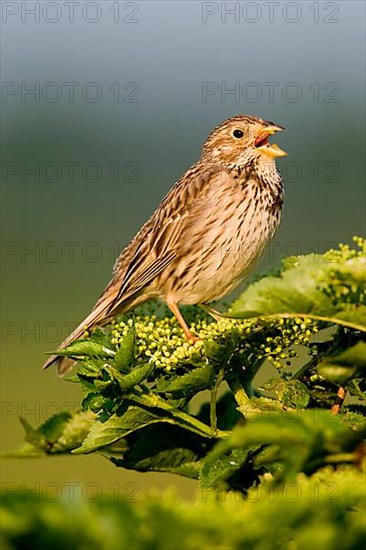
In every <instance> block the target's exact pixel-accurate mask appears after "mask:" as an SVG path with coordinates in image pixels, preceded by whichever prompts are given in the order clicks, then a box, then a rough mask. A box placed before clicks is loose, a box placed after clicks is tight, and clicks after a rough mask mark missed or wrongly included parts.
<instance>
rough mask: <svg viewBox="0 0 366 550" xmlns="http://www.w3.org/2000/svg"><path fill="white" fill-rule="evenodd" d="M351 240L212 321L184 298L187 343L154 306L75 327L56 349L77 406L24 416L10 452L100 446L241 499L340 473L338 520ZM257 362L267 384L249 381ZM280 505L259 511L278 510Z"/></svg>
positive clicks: (351, 372)
mask: <svg viewBox="0 0 366 550" xmlns="http://www.w3.org/2000/svg"><path fill="white" fill-rule="evenodd" d="M354 240H355V242H356V247H355V248H351V247H349V246H345V245H341V246H340V247H339V249H337V250H329V251H328V252H326V253H325V254H323V255H314V254H311V255H308V256H301V257H291V258H286V259H285V260H284V261H283V263H282V267H281V269H280V270H278V272H277V273H276V274H274V275H273V274H272V275H266V276H263V277H262V278H260V279H259V280H257V281H256V282H255V283H253V284H251V285H250V286H249V287H248V288H247V290H245V291H244V293H243V294H242V295H241V296H240V298H239V299H237V300H236V301H235V302H234V303H233V304H232V305H231V307H230V308H229V310H228V311H227V312H226V313H225V314H223V316H222V318H221V319H220V321H218V322H212V321H210V320H209V318H208V317H207V315H206V313H205V312H204V311H203V312H202V311H198V310H197V309H195V308H187V311H186V313H185V318H186V319H189V318H190V321H191V324H192V325H193V328H194V331H195V333H197V334H198V335H199V336H200V337H201V340H200V341H199V342H196V343H195V344H192V343H188V342H186V341H185V340H184V337H183V335H182V332H181V329H180V328H179V326H178V325H177V322H176V320H175V318H173V317H171V316H169V315H167V313H166V311H164V310H163V311H161V312H160V314H159V315H157V314H146V313H145V314H143V313H141V314H138V313H137V314H135V316H125V317H123V318H120V319H116V320H115V321H114V322H113V324H111V325H110V326H109V327H107V328H106V329H105V330H102V329H96V330H94V331H93V332H92V333H91V334H87V335H85V337H84V338H83V339H82V340H79V341H76V342H74V343H73V344H71V345H70V346H69V347H68V348H67V349H65V350H64V351H63V352H62V353H63V354H64V355H66V356H69V357H72V358H74V359H75V360H76V361H77V363H78V365H77V369H76V371H75V372H74V373H73V374H72V375H71V376H70V377H69V378H68V380H69V381H70V382H72V383H77V384H79V385H80V387H81V389H82V391H83V396H84V397H83V401H82V406H81V410H80V411H79V412H78V413H76V414H75V415H73V416H72V415H70V414H67V413H64V414H60V415H56V416H55V417H53V418H51V419H49V420H48V421H47V422H46V423H45V424H43V425H42V426H40V427H39V428H37V429H35V428H33V427H31V426H29V425H28V424H27V423H26V422H25V421H23V425H24V427H25V430H26V440H27V443H26V445H25V446H24V447H23V448H21V449H20V450H19V451H15V452H14V453H10V454H11V456H18V457H21V456H35V455H44V454H59V453H71V454H81V453H83V454H88V453H95V452H98V453H102V454H103V455H104V456H105V457H107V458H108V459H109V460H111V461H112V462H113V463H114V464H115V465H116V466H119V467H124V468H128V469H134V470H138V471H167V472H173V473H176V474H180V475H183V476H187V477H191V478H196V479H198V480H199V482H200V485H201V487H202V490H206V491H215V492H217V494H222V492H224V493H225V494H227V492H228V491H235V492H236V493H235V494H241V495H242V498H243V499H245V498H247V499H248V498H250V495H252V494H253V492H254V491H257V490H258V488H260V489H261V490H262V491H263V494H267V493H268V491H269V490H271V489H270V488H271V487H272V488H273V490H274V491H275V493H276V495H277V494H279V493H277V492H278V491H281V488H282V489H283V488H284V487H286V486H288V484H293V483H299V480H301V483H302V484H303V485H302V486H303V487H306V491H305V493H306V494H308V492H309V487H310V486H311V482H310V480H313V479H315V478H316V476H324V475H326V478H327V481H326V483H328V484H329V483H333V481H332V479H333V476H335V477H334V479H337V480H340V479H342V475H341V472H348V474H347V475H349V476H351V477H350V479H352V480H353V481H352V483H354V484H355V486H354V487H348V489H347V490H346V489H345V493H344V494H346V493H347V495H348V496H347V498H346V497H345V498H344V502H343V504H342V503H339V502H338V501H337V503H338V504H337V506H338V505H339V506H340V507H341V509H342V510H343V512H342V514H345V516H344V517H345V518H346V517H347V514H346V510H347V509H348V508H349V507H352V506H355V507H359V502H360V498H359V493H360V491H361V492H362V489H361V485H362V480H363V479H364V471H363V462H364V460H363V458H364V454H365V446H364V438H365V435H366V425H365V421H364V415H365V411H366V404H365V399H366V381H365V373H366V335H365V333H366V303H365V270H366V254H365V252H366V250H365V242H364V241H363V240H362V239H360V238H355V239H354ZM263 373H265V374H266V377H267V381H264V382H261V383H258V382H257V380H258V375H261V376H262V378H263ZM346 393H348V397H347V400H346V401H345V402H343V401H344V396H345V395H346ZM197 394H200V396H201V400H200V406H199V407H198V405H197V397H196V396H197ZM335 413H338V414H335ZM324 472H326V474H324ZM314 476H315V478H314ZM358 484H359V486H358V487H357V485H358ZM337 487H338V481H337ZM347 491H348V492H347ZM342 494H343V493H342ZM352 495H353V496H352ZM342 498H343V497H342ZM151 506H152V507H154V505H153V504H152V505H151ZM211 506H219V504H217V503H216V504H211ZM228 506H229V505H228ZM230 506H231V505H230ZM230 506H229V508H230ZM299 506H300V505H299ZM301 506H302V508H301V509H302V513H303V515H304V518H306V517H307V515H308V516H309V517H311V518H312V519H311V521H313V522H314V525H315V524H316V522H317V521H319V525H320V524H321V522H322V521H324V522H325V524H327V522H328V519H324V517H325V516H324V514H325V515H326V513H325V510H323V511H322V510H320V513H321V514H323V516H324V517H323V519H319V518H317V519H316V518H315V517H313V516H312V510H311V503H310V499H309V498H307V497H306V498H305V497H304V499H303V500H302V504H301ZM263 507H264V508H263V509H261V513H262V512H263V513H265V514H267V513H268V514H269V511H268V510H267V509H266V508H265V505H264V504H263ZM288 507H289V506H288V503H287V504H286V505H285V508H286V509H287V508H288ZM147 508H148V505H147V504H146V508H145V512H141V513H148V512H146V510H147ZM162 508H164V506H163V505H162ZM229 508H227V509H225V510H228V509H229ZM279 509H280V504H279V503H278V507H277V508H276V506H274V507H273V508H272V509H271V510H272V512H271V514H272V515H273V517H272V516H271V518H272V519H270V521H272V520H273V521H275V522H278V521H279V520H278V518H277V514H278V515H279V514H280V512H279ZM225 510H223V511H222V514H226V513H228V514H229V513H231V512H227V511H225ZM242 510H243V513H245V514H247V515H248V517H249V516H250V514H251V513H252V512H251V511H250V510H249V508H248V507H247V508H245V506H244V507H243V508H242ZM245 510H246V511H245ZM329 510H330V509H328V511H329ZM150 511H151V508H150ZM155 512H156V509H155ZM155 512H154V513H155ZM333 512H334V513H335V514H336V513H337V512H336V511H335V509H334V510H333V511H330V512H329V513H330V514H332V513H333ZM128 513H130V512H128ZM149 513H150V512H149ZM156 513H158V512H156ZM159 513H160V512H159ZM166 513H167V511H162V510H161V514H163V515H164V514H166ZM220 513H221V512H220ZM199 514H202V515H204V514H205V512H203V510H202V511H200V512H199ZM199 514H198V515H199ZM289 514H290V516H291V512H290V511H289ZM294 514H295V516H296V513H295V512H294ZM295 516H294V517H292V516H291V517H292V519H291V521H293V523H292V524H291V525H292V527H291V529H294V532H295V525H296V522H297V519H296V518H295ZM197 517H198V516H197ZM296 517H297V516H296ZM342 517H343V516H342ZM252 519H253V521H255V519H254V518H252ZM177 521H178V520H177ZM233 521H234V519H233ZM342 521H343V520H342ZM344 521H345V522H346V523H347V521H348V520H346V519H345V520H344ZM357 522H358V519H357ZM281 525H282V524H281ZM283 525H284V524H283ZM327 525H328V524H327ZM327 528H329V533H328V534H329V537H328V538H327V536H328V535H326V534H324V537H325V539H326V542H325V543H324V544H325V545H324V548H328V547H329V548H331V547H332V546H331V545H332V544H334V541H337V538H338V536H339V534H338V531H337V528H336V527H332V528H330V527H329V525H328V527H327ZM291 529H290V531H291ZM239 531H240V530H239ZM240 532H241V531H240ZM253 532H254V531H253ZM291 532H292V531H291ZM249 533H250V531H248V532H247V534H246V535H245V536H248V537H250V536H252V535H250V534H249ZM299 533H300V535H299V536H298V540H299V541H302V543H304V541H308V540H309V536H310V535H309V532H307V531H306V529H305V528H304V530H302V531H299ZM202 536H203V535H202ZM207 536H208V535H207ZM207 536H206V534H205V535H204V537H206V539H205V540H206V542H207V541H208V540H209V537H208V538H207ZM253 536H254V535H253ZM239 538H240V537H239ZM290 539H291V536H288V534H286V535H284V539H283V540H286V541H287V542H288V541H289V540H290ZM243 540H245V541H246V542H247V543H248V544H249V542H248V541H249V539H245V537H244V539H243ZM253 540H254V539H253ZM357 540H358V539H357ZM330 541H333V542H332V543H331V542H330ZM287 542H286V544H287ZM328 543H329V546H327V545H328ZM141 544H142V543H141ZM236 544H237V543H236V542H235V541H234V542H233V543H232V545H231V546H230V545H229V546H228V547H230V548H231V547H232V548H236V547H239V546H236ZM304 544H305V543H304ZM352 544H353V542H352ZM351 546H352V545H351ZM351 546H347V545H346V546H345V547H351ZM142 547H143V545H142ZM190 547H192V548H193V547H194V546H189V544H188V545H187V548H190ZM196 547H197V546H196ZM255 547H256V548H257V547H258V548H266V546H265V543H263V545H262V546H261V545H260V544H259V546H255ZM267 547H268V546H267ZM273 547H276V546H273ZM278 547H283V546H281V545H280V544H279V546H278ZM285 547H286V548H287V546H285ZM303 547H304V546H303ZM338 547H339V545H338ZM291 548H300V546H296V545H294V546H293V547H292V546H291ZM319 548H323V546H321V545H319Z"/></svg>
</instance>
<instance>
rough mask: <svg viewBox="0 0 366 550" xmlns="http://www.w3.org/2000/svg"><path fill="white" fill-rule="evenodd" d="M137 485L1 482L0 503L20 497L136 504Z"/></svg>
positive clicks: (92, 502) (29, 500)
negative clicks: (107, 500)
mask: <svg viewBox="0 0 366 550" xmlns="http://www.w3.org/2000/svg"><path fill="white" fill-rule="evenodd" d="M139 491H140V486H139V485H138V484H137V483H135V482H134V481H128V482H126V483H119V482H117V481H116V482H114V483H113V484H111V485H109V486H107V487H105V486H103V487H102V486H101V485H100V483H97V482H96V481H88V482H85V483H81V482H79V481H63V482H62V483H59V482H57V481H49V482H47V483H41V482H35V483H30V482H26V481H20V482H19V481H4V482H3V483H2V484H1V494H2V500H3V502H7V501H8V500H9V501H10V500H11V499H12V498H13V497H14V495H17V496H18V498H20V502H22V503H23V504H26V503H37V502H49V503H55V502H67V503H75V502H80V501H84V502H86V503H89V504H95V503H97V502H100V501H101V500H103V499H105V498H106V497H109V498H110V497H112V499H113V501H114V502H126V503H130V504H132V503H136V502H138V493H139Z"/></svg>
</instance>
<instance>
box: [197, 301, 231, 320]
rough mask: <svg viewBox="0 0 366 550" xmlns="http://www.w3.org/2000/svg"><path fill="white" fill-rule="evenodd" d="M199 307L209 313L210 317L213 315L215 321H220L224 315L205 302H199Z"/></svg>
mask: <svg viewBox="0 0 366 550" xmlns="http://www.w3.org/2000/svg"><path fill="white" fill-rule="evenodd" d="M200 307H201V308H202V309H203V311H205V312H206V313H208V314H209V315H211V317H213V318H214V319H215V321H221V320H222V318H223V317H225V316H224V315H223V314H222V313H220V312H219V311H217V310H216V309H214V308H213V307H211V306H209V305H207V304H200Z"/></svg>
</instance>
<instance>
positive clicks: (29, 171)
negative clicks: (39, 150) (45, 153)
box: [1, 159, 140, 185]
mask: <svg viewBox="0 0 366 550" xmlns="http://www.w3.org/2000/svg"><path fill="white" fill-rule="evenodd" d="M99 182H101V183H103V185H104V184H105V183H107V182H113V183H116V184H125V185H136V184H138V183H139V182H140V166H139V164H138V163H137V162H135V161H125V162H121V161H119V160H116V161H114V162H112V163H108V165H106V164H105V163H100V162H97V161H91V162H82V161H79V160H76V159H73V160H65V161H63V162H59V161H54V160H49V161H48V162H44V161H43V162H41V161H38V160H36V159H34V160H33V161H32V162H29V161H27V162H26V161H20V162H14V161H6V160H3V161H2V162H1V183H6V184H9V185H10V184H16V183H21V184H25V185H27V184H28V185H30V184H33V183H41V184H49V183H50V184H57V183H62V184H65V183H69V184H73V185H77V184H80V183H91V184H94V183H99Z"/></svg>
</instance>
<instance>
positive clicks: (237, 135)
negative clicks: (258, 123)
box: [233, 130, 244, 139]
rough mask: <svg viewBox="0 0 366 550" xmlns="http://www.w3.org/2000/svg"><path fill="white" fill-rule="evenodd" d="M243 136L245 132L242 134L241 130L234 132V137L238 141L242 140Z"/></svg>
mask: <svg viewBox="0 0 366 550" xmlns="http://www.w3.org/2000/svg"><path fill="white" fill-rule="evenodd" d="M243 135H244V132H242V131H241V130H234V131H233V136H234V137H235V138H237V139H240V138H242V137H243Z"/></svg>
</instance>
